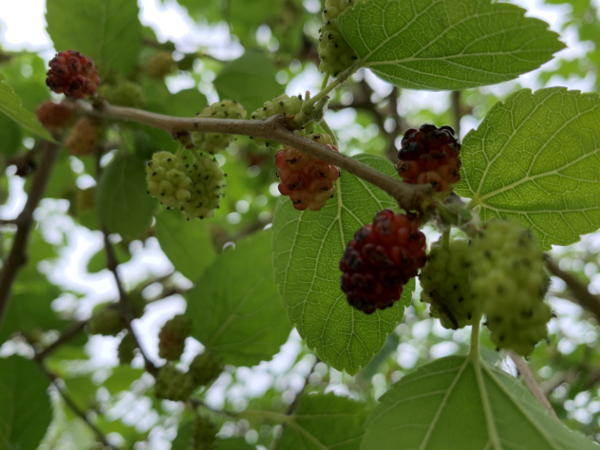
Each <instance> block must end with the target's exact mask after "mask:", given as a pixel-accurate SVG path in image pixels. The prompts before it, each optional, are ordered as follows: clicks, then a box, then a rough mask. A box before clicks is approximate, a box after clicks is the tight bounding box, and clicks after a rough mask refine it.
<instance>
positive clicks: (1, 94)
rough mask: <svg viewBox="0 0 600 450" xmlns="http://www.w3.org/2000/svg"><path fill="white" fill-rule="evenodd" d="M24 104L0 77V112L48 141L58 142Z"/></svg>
mask: <svg viewBox="0 0 600 450" xmlns="http://www.w3.org/2000/svg"><path fill="white" fill-rule="evenodd" d="M22 104H23V102H22V101H21V98H20V97H19V96H18V95H17V94H16V93H15V90H14V89H13V88H12V87H11V86H9V85H8V84H7V83H6V81H5V78H4V76H3V75H0V112H2V113H4V114H6V115H7V116H8V117H10V118H11V119H12V120H14V121H15V122H17V123H18V124H19V125H22V126H23V127H25V128H27V129H28V130H29V131H31V132H32V133H34V134H37V135H38V136H40V137H42V138H44V139H46V140H48V141H52V142H56V141H55V140H54V138H53V137H52V135H51V134H50V133H49V132H48V130H46V129H45V128H44V127H43V126H42V124H41V123H39V122H38V120H37V119H36V117H35V115H34V114H33V113H32V112H30V111H28V110H26V109H25V108H23V106H22Z"/></svg>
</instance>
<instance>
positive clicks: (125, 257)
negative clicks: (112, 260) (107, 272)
mask: <svg viewBox="0 0 600 450" xmlns="http://www.w3.org/2000/svg"><path fill="white" fill-rule="evenodd" d="M113 248H114V249H115V256H116V257H117V262H118V263H119V264H124V263H126V262H127V261H129V260H130V259H131V254H130V253H129V252H128V251H127V250H125V249H124V248H123V246H122V245H120V244H117V245H113ZM104 269H106V250H105V249H104V247H102V248H101V249H100V250H99V251H98V252H97V253H96V254H95V255H94V256H92V257H91V258H90V260H89V261H88V263H87V272H88V273H98V272H101V271H103V270H104Z"/></svg>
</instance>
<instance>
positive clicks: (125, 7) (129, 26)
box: [46, 0, 142, 76]
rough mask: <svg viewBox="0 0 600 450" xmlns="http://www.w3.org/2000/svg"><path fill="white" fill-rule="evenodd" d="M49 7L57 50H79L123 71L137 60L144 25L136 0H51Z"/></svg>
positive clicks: (53, 38) (52, 35)
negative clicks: (83, 0) (139, 16)
mask: <svg viewBox="0 0 600 450" xmlns="http://www.w3.org/2000/svg"><path fill="white" fill-rule="evenodd" d="M46 10H47V12H46V21H47V22H48V34H49V35H50V37H51V38H52V42H54V47H55V48H56V49H57V50H59V51H63V50H67V49H73V50H77V51H80V52H81V53H83V54H84V55H85V56H89V57H90V58H93V59H94V61H95V62H96V63H97V64H99V65H100V66H101V67H105V66H106V65H108V66H111V67H114V68H115V69H118V70H121V71H123V72H129V71H130V70H131V69H133V67H134V66H135V65H136V64H137V61H138V53H139V51H140V49H141V47H142V25H141V24H140V21H139V20H138V14H139V8H138V5H137V1H136V0H86V1H85V2H82V1H80V0H48V1H47V2H46ZM100 75H101V76H102V74H100Z"/></svg>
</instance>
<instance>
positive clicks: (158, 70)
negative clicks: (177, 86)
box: [144, 50, 176, 78]
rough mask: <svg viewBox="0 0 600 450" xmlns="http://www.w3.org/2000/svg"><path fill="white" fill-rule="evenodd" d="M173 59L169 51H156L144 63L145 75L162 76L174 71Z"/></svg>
mask: <svg viewBox="0 0 600 450" xmlns="http://www.w3.org/2000/svg"><path fill="white" fill-rule="evenodd" d="M175 68H176V65H175V60H174V59H173V55H172V54H171V52H167V51H164V50H161V51H159V52H156V53H155V54H154V55H153V56H152V57H151V58H150V59H149V60H148V62H147V63H146V66H145V67H144V70H145V72H146V75H148V76H149V77H152V78H164V77H165V76H167V75H170V74H171V73H173V72H174V71H175Z"/></svg>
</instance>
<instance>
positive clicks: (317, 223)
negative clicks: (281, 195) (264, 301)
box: [273, 155, 414, 374]
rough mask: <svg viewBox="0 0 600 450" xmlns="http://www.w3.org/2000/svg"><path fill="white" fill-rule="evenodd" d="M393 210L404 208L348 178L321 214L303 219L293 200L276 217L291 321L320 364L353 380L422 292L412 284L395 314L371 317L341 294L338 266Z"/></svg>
mask: <svg viewBox="0 0 600 450" xmlns="http://www.w3.org/2000/svg"><path fill="white" fill-rule="evenodd" d="M355 159H357V160H358V161H360V162H362V163H365V164H368V165H370V166H371V167H374V168H375V169H377V170H380V171H381V172H384V173H386V174H388V175H390V176H394V175H395V173H396V171H395V169H394V166H393V165H392V164H391V163H390V162H388V161H386V160H384V159H383V158H380V157H377V156H370V155H359V156H357V157H356V158H355ZM385 208H397V204H396V203H395V202H394V200H393V199H392V198H391V197H389V196H388V195H387V194H386V193H384V192H383V191H381V190H379V189H377V188H375V187H374V186H373V185H371V184H368V183H366V182H364V181H362V180H361V179H359V178H357V177H355V176H354V175H352V174H350V173H347V172H342V176H341V178H340V180H339V181H338V182H337V191H336V194H335V197H334V198H332V199H330V200H328V202H327V205H326V206H325V207H324V208H323V209H322V210H320V211H319V212H313V211H309V210H306V211H302V212H298V211H296V210H295V209H294V208H293V207H292V204H291V203H290V201H289V199H286V200H285V201H281V202H280V203H279V204H278V206H277V209H276V210H275V218H274V220H273V230H274V233H273V260H274V264H275V280H276V282H277V284H278V285H279V291H280V292H281V295H282V297H283V303H284V305H285V307H286V310H287V313H288V317H289V318H290V321H291V322H292V324H294V325H295V326H296V327H297V328H298V332H299V333H300V336H302V337H303V338H304V339H306V343H307V345H308V346H309V347H311V348H315V349H316V351H317V355H318V356H319V358H321V359H322V360H323V361H325V362H326V363H327V364H330V365H331V366H333V367H335V368H336V369H338V370H346V371H347V372H348V373H351V374H354V373H356V371H358V369H359V368H360V367H364V366H366V365H367V363H368V362H369V361H370V360H371V358H372V357H373V355H375V354H376V353H377V352H378V351H379V350H380V349H381V347H383V344H384V342H385V338H386V335H387V334H388V333H391V332H392V330H393V329H394V328H395V327H396V325H397V324H398V323H399V322H400V321H401V320H402V317H403V315H404V308H405V306H406V305H408V304H410V301H411V296H412V291H413V290H414V283H410V284H408V285H407V286H405V288H404V293H403V294H402V298H401V299H400V301H399V302H398V303H396V305H395V306H393V307H391V308H388V309H386V310H385V311H379V310H378V311H377V312H375V313H373V314H371V315H366V314H364V313H362V312H360V311H358V310H356V309H354V308H352V307H350V306H349V305H348V303H347V302H346V298H345V296H344V293H343V292H342V291H341V289H340V277H341V272H340V271H339V269H338V264H339V261H340V258H341V257H342V255H343V253H344V250H345V249H346V244H347V243H348V242H349V241H350V240H351V239H352V236H353V235H354V233H355V232H356V231H357V230H358V229H359V228H360V227H362V226H363V225H365V224H366V223H369V222H371V221H372V220H373V217H375V214H376V213H377V211H379V210H381V209H385Z"/></svg>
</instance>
